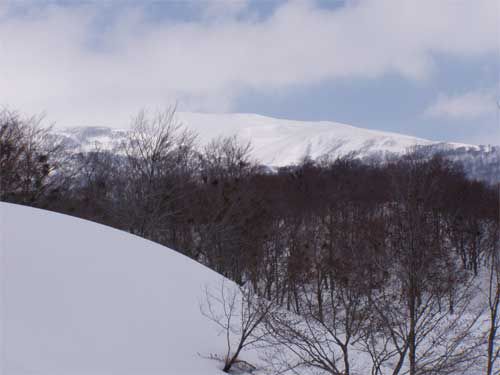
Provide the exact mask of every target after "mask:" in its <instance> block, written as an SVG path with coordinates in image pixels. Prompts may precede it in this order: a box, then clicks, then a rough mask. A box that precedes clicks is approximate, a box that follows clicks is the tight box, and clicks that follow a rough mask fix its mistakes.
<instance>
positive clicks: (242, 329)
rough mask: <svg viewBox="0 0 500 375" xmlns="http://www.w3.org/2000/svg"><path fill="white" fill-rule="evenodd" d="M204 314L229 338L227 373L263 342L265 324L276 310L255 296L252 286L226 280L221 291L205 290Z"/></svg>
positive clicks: (202, 310) (201, 306)
mask: <svg viewBox="0 0 500 375" xmlns="http://www.w3.org/2000/svg"><path fill="white" fill-rule="evenodd" d="M204 294H205V295H204V300H203V301H202V302H201V303H200V311H201V313H202V314H203V315H204V316H205V317H207V318H208V319H210V320H211V321H212V322H214V323H215V324H216V325H217V326H218V327H219V328H220V330H221V333H222V334H224V335H225V338H226V345H227V351H226V353H225V355H224V358H223V362H224V367H223V371H224V372H229V371H230V370H231V368H233V366H234V365H236V364H238V363H242V362H244V361H242V360H241V359H240V355H241V353H242V351H243V350H245V348H247V347H249V346H252V345H256V344H258V343H260V342H261V341H262V340H263V338H264V337H265V335H266V332H265V330H263V329H262V324H263V323H264V319H265V318H266V316H267V315H268V314H269V313H270V312H271V311H272V308H273V304H272V303H271V302H269V301H267V300H265V299H263V298H260V297H258V296H257V295H256V294H255V293H254V289H253V288H252V287H250V286H237V285H236V284H234V283H232V282H230V281H227V280H226V279H225V278H223V279H222V281H221V283H220V285H219V287H218V289H216V290H214V289H213V288H210V287H209V286H206V287H205V291H204Z"/></svg>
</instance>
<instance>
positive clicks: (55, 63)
mask: <svg viewBox="0 0 500 375" xmlns="http://www.w3.org/2000/svg"><path fill="white" fill-rule="evenodd" d="M208 4H209V5H208V6H207V11H206V13H205V14H206V15H207V16H206V17H204V18H203V19H202V20H200V21H198V22H195V21H192V22H182V23H181V22H172V21H169V22H163V23H162V22H157V21H155V22H150V21H148V20H147V17H145V14H144V11H143V10H142V9H141V8H140V7H139V8H137V7H136V8H133V9H126V10H122V11H121V12H120V13H119V14H117V15H116V16H115V17H113V19H112V20H110V21H109V23H110V24H109V25H107V27H106V28H105V29H103V30H102V29H101V30H99V29H96V27H95V20H96V19H97V18H98V16H99V9H98V8H97V7H93V6H88V5H87V6H78V7H68V6H66V7H57V6H47V7H37V10H36V11H35V10H33V11H32V12H28V14H24V15H14V16H9V17H4V18H3V19H0V104H7V105H9V106H11V107H14V108H19V109H21V110H23V111H27V112H40V111H42V110H46V111H47V113H48V114H49V117H50V118H52V119H54V120H56V121H57V122H58V123H64V124H87V123H94V124H110V125H115V126H123V124H124V122H127V121H128V119H129V116H130V115H131V114H132V113H134V112H135V111H136V110H137V109H138V108H140V107H143V106H153V107H155V106H164V105H166V104H169V103H172V102H173V101H176V100H177V101H178V102H179V104H180V106H181V108H184V109H190V110H211V111H225V110H230V109H231V108H232V105H233V102H234V99H235V98H236V97H237V95H238V92H239V91H240V89H242V88H252V89H259V90H270V89H283V88H286V87H288V86H290V85H295V84H304V83H314V82H321V81H322V80H326V79H336V78H339V77H358V78H375V77H380V76H383V75H384V74H388V73H395V74H398V75H401V76H403V77H406V78H408V79H412V80H425V79H426V78H428V77H429V76H430V75H431V74H432V70H433V64H434V57H433V56H435V54H436V53H444V54H448V55H453V56H466V57H469V56H481V55H485V54H488V53H491V52H493V51H496V49H497V48H498V40H497V21H498V10H497V2H496V1H494V0H491V1H490V0H484V1H464V2H455V1H432V0H423V1H413V0H408V1H405V0H392V1H389V0H366V1H358V2H353V3H348V5H347V6H345V7H343V8H338V9H335V10H325V9H321V8H319V7H317V6H316V5H315V4H314V3H313V2H310V1H293V2H289V3H286V4H284V5H282V6H280V7H278V8H277V10H276V11H275V12H274V14H272V15H271V16H270V17H266V18H265V19H260V20H259V19H257V18H255V17H252V16H250V17H247V18H245V17H242V12H243V11H244V10H245V3H243V5H241V6H239V7H235V8H233V9H232V10H230V11H228V12H227V13H225V14H224V17H215V18H211V17H209V16H208V15H210V12H214V9H216V8H214V5H213V3H210V2H209V3H208ZM215 4H216V3H215Z"/></svg>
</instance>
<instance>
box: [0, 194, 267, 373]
mask: <svg viewBox="0 0 500 375" xmlns="http://www.w3.org/2000/svg"><path fill="white" fill-rule="evenodd" d="M0 274H1V278H0V287H1V288H0V338H1V339H0V374H2V375H26V374H40V375H49V374H50V375H82V374H87V375H100V374H102V375H104V374H121V375H160V374H164V375H215V374H223V372H222V371H221V370H220V368H221V367H222V364H221V363H219V362H218V361H215V360H213V359H208V358H209V357H210V356H212V355H222V354H224V353H225V350H226V344H225V336H224V335H219V334H218V333H219V329H217V328H216V327H215V325H214V324H211V323H212V322H211V321H209V320H207V319H206V318H205V317H204V316H203V315H202V314H201V313H200V307H199V306H200V301H203V292H204V287H205V285H209V286H211V285H213V284H215V287H217V285H220V283H221V280H222V276H220V275H219V274H217V273H215V272H214V271H212V270H210V269H208V268H206V267H204V266H202V265H201V264H199V263H196V262H195V261H193V260H191V259H189V258H187V257H185V256H183V255H181V254H179V253H177V252H175V251H173V250H170V249H168V248H165V247H163V246H160V245H158V244H155V243H153V242H150V241H147V240H144V239H142V238H139V237H136V236H133V235H131V234H128V233H125V232H122V231H119V230H116V229H112V228H110V227H106V226H103V225H99V224H96V223H92V222H89V221H85V220H81V219H76V218H74V217H70V216H66V215H61V214H57V213H53V212H49V211H44V210H40V209H35V208H31V207H23V206H17V205H13V204H7V203H1V202H0ZM227 283H230V284H232V283H231V282H229V281H227ZM233 285H234V284H233ZM243 358H244V359H246V360H248V361H250V362H252V363H256V360H257V359H256V358H257V356H256V353H253V352H252V351H250V352H245V353H244V354H243Z"/></svg>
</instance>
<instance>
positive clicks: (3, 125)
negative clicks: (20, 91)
mask: <svg viewBox="0 0 500 375" xmlns="http://www.w3.org/2000/svg"><path fill="white" fill-rule="evenodd" d="M50 131H51V127H50V126H44V125H43V116H33V117H22V116H21V115H20V114H19V113H17V112H13V111H8V110H3V111H2V112H0V199H1V200H6V201H13V202H17V203H24V204H35V203H36V202H38V201H39V200H40V199H41V197H42V196H43V195H45V194H47V193H48V192H49V191H50V190H51V189H54V188H55V186H56V184H57V182H58V180H57V178H56V177H57V175H56V173H55V172H56V170H57V169H58V168H59V167H60V164H59V162H60V160H58V157H59V155H58V154H60V152H61V150H62V145H61V144H60V143H58V142H56V141H55V139H54V138H53V137H52V136H51V133H50Z"/></svg>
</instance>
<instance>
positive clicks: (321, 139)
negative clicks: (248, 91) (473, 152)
mask: <svg viewBox="0 0 500 375" xmlns="http://www.w3.org/2000/svg"><path fill="white" fill-rule="evenodd" d="M177 118H178V120H179V121H180V122H181V123H182V124H184V125H185V126H186V127H187V128H189V129H191V130H193V131H194V132H195V133H196V134H198V143H199V144H200V145H201V146H202V145H204V144H207V143H208V142H210V141H211V140H213V139H214V138H217V137H219V136H233V135H236V136H237V137H238V139H239V140H241V141H242V142H248V141H250V142H251V144H252V146H253V147H252V148H253V154H252V155H253V157H254V158H255V159H256V160H257V161H259V162H260V163H261V164H264V165H268V166H286V165H291V164H294V163H297V162H299V161H300V160H301V159H302V158H303V157H304V156H309V157H311V158H313V159H315V158H317V157H320V156H323V155H325V154H328V155H329V156H331V157H333V158H335V157H339V156H344V155H347V154H349V153H351V152H357V153H359V156H361V157H365V156H370V155H374V154H384V153H398V154H400V153H403V152H405V151H406V150H407V149H408V148H410V147H412V146H415V145H439V144H440V142H434V141H429V140H426V139H422V138H416V137H411V136H407V135H402V134H396V133H389V132H382V131H376V130H369V129H363V128H358V127H354V126H351V125H346V124H341V123H338V122H330V121H317V122H313V121H293V120H283V119H276V118H272V117H266V116H260V115H256V114H237V113H228V114H207V113H186V112H180V113H177ZM58 134H59V135H62V136H64V137H65V138H66V139H67V141H68V143H70V144H72V145H74V146H81V147H82V148H83V149H84V150H85V149H87V150H88V149H90V148H92V147H94V146H95V145H96V144H97V145H98V146H99V147H102V148H105V149H106V148H108V149H109V148H112V147H113V146H116V145H117V144H119V142H120V140H121V139H122V138H123V137H124V136H125V134H126V130H116V129H111V128H106V127H78V128H71V129H60V130H58ZM442 145H443V147H449V148H459V147H467V148H469V147H475V146H471V145H463V144H457V143H443V144H442Z"/></svg>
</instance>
